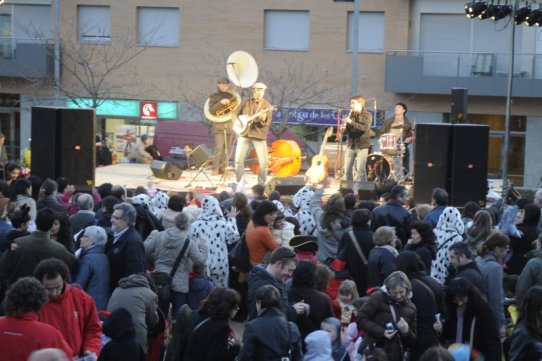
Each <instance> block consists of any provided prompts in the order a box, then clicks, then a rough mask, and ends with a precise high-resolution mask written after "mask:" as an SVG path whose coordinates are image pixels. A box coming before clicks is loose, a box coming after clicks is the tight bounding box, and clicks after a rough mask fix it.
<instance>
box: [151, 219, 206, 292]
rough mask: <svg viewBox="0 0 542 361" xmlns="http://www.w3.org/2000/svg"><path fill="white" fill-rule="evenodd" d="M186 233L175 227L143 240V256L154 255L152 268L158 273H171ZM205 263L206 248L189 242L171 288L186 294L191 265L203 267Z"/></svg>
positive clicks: (185, 239) (152, 234) (153, 233)
mask: <svg viewBox="0 0 542 361" xmlns="http://www.w3.org/2000/svg"><path fill="white" fill-rule="evenodd" d="M186 236H187V231H183V230H180V229H179V228H177V227H173V228H168V229H166V230H165V231H162V232H152V233H151V234H150V235H149V237H147V239H146V240H145V244H144V245H145V254H146V255H148V254H150V253H154V260H155V261H154V262H155V263H154V266H155V270H156V271H158V272H166V273H168V274H169V273H171V269H172V268H173V265H174V263H175V260H176V259H177V256H178V255H179V253H180V252H181V249H182V248H183V246H184V243H185V242H190V240H187V238H186ZM206 261H207V246H206V245H202V244H201V243H199V242H198V243H197V244H196V242H190V243H189V245H188V247H187V249H186V252H185V254H184V256H183V259H182V260H181V263H180V264H179V268H177V271H176V272H175V275H174V276H173V280H172V282H171V288H172V289H173V290H174V291H177V292H182V293H188V274H189V273H190V272H191V271H192V264H193V263H196V264H199V265H204V264H205V262H206Z"/></svg>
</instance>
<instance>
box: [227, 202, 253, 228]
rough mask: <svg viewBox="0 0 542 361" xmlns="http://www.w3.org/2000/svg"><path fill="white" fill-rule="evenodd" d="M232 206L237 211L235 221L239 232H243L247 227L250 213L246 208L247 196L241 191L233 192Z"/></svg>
mask: <svg viewBox="0 0 542 361" xmlns="http://www.w3.org/2000/svg"><path fill="white" fill-rule="evenodd" d="M232 206H233V207H235V208H236V209H237V211H238V212H239V213H238V214H237V216H236V217H235V221H236V222H237V229H238V230H239V234H243V233H245V231H246V229H247V226H248V223H249V222H250V216H251V214H252V213H251V212H250V208H248V199H247V196H246V195H245V194H244V193H241V192H237V193H235V194H234V195H233V198H232Z"/></svg>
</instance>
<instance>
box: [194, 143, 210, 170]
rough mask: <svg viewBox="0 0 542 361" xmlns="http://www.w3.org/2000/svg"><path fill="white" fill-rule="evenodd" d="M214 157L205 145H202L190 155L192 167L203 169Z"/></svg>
mask: <svg viewBox="0 0 542 361" xmlns="http://www.w3.org/2000/svg"><path fill="white" fill-rule="evenodd" d="M212 157H213V153H212V152H211V151H210V150H209V148H207V146H206V145H205V144H200V145H198V146H197V147H196V148H194V150H193V151H192V152H191V153H190V161H191V163H190V165H191V166H192V165H195V166H196V167H201V166H202V165H204V164H205V162H208V161H209V160H211V158H212Z"/></svg>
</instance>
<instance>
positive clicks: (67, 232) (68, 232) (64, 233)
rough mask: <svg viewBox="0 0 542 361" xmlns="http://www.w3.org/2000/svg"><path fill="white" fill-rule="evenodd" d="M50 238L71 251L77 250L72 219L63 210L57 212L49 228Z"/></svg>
mask: <svg viewBox="0 0 542 361" xmlns="http://www.w3.org/2000/svg"><path fill="white" fill-rule="evenodd" d="M49 238H51V239H52V240H53V241H56V242H58V243H60V244H61V245H63V246H64V247H65V248H66V249H67V250H68V251H69V252H70V253H74V252H75V243H74V241H73V237H72V226H71V222H70V219H69V218H68V216H67V215H66V213H63V212H55V221H54V223H53V226H52V227H51V229H50V230H49Z"/></svg>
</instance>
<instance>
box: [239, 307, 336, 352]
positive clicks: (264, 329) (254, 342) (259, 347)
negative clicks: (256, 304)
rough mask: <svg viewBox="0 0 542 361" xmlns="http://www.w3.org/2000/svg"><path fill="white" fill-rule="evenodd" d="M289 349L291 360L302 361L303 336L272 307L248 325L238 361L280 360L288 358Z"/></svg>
mask: <svg viewBox="0 0 542 361" xmlns="http://www.w3.org/2000/svg"><path fill="white" fill-rule="evenodd" d="M330 344H331V340H330ZM288 347H289V348H290V349H291V350H292V358H291V360H292V361H300V360H301V357H302V356H301V336H300V334H299V331H298V329H297V326H296V325H295V324H294V323H292V322H288V321H287V320H286V318H285V317H284V314H283V313H282V312H280V311H279V310H278V309H277V308H274V307H272V308H269V309H267V310H264V311H263V312H262V313H261V314H260V315H259V316H258V317H257V318H255V319H253V320H252V321H250V322H248V323H247V324H246V326H245V332H244V334H243V347H242V348H241V352H240V353H239V357H238V360H239V361H256V360H257V361H275V360H280V358H281V357H287V356H288ZM330 348H331V345H330ZM330 351H331V350H330Z"/></svg>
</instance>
